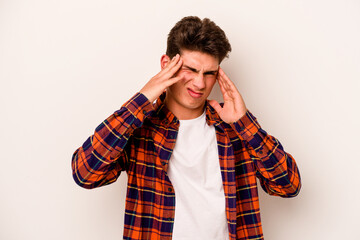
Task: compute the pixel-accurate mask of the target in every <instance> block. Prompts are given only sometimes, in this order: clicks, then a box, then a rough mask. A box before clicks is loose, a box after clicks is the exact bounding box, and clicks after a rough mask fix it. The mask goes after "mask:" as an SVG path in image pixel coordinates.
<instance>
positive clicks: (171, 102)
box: [165, 50, 219, 119]
mask: <svg viewBox="0 0 360 240" xmlns="http://www.w3.org/2000/svg"><path fill="white" fill-rule="evenodd" d="M181 58H182V60H183V65H182V67H181V69H180V70H179V71H178V72H177V74H176V75H177V76H182V77H183V79H182V80H180V81H179V82H177V83H175V84H173V85H172V86H170V87H168V88H167V90H166V99H165V103H166V105H167V107H168V108H169V109H170V111H172V112H173V113H174V114H175V116H177V117H178V118H179V119H192V118H196V117H198V116H200V115H201V114H202V113H203V110H204V104H205V101H206V99H207V97H208V96H209V94H210V92H211V90H212V88H213V86H214V84H215V82H216V78H217V72H218V69H219V60H218V59H217V58H215V57H213V56H211V55H209V54H206V53H203V52H198V51H189V50H182V51H181Z"/></svg>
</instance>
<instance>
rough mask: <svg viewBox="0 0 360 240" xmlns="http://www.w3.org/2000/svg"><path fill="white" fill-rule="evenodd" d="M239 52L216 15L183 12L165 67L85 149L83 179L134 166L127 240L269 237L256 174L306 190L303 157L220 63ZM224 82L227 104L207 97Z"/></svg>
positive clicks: (77, 166)
mask: <svg viewBox="0 0 360 240" xmlns="http://www.w3.org/2000/svg"><path fill="white" fill-rule="evenodd" d="M229 51H231V47H230V44H229V42H228V40H227V38H226V36H225V33H224V32H223V31H222V30H221V29H220V28H219V27H218V26H217V25H215V23H213V22H211V21H210V20H209V19H206V18H205V19H203V20H200V19H199V18H197V17H185V18H183V19H182V20H181V21H179V22H178V23H177V24H176V25H175V26H174V28H173V29H172V30H171V31H170V33H169V36H168V43H167V52H166V55H163V56H162V57H161V71H160V72H159V73H158V74H157V75H156V76H154V77H153V78H152V79H151V80H150V81H149V82H148V83H147V84H146V85H145V86H144V87H143V88H142V89H141V90H140V91H139V92H138V93H136V94H135V95H134V96H133V97H132V98H131V99H130V100H128V101H127V102H126V103H125V104H124V105H123V106H122V107H121V109H120V110H118V111H116V112H115V113H114V114H113V115H111V116H110V117H108V118H107V119H106V120H105V121H104V122H102V123H101V124H100V125H99V126H98V127H97V128H96V130H95V133H94V135H92V136H90V137H89V138H88V139H87V140H86V141H85V143H84V144H83V146H82V147H80V148H79V149H77V150H76V151H75V153H74V155H73V158H72V168H73V177H74V180H75V182H76V183H77V184H79V185H80V186H82V187H85V188H89V189H90V188H95V187H100V186H103V185H107V184H109V183H112V182H114V181H115V180H116V179H117V178H118V176H119V175H120V172H121V171H126V172H127V174H128V186H127V197H126V206H125V224H124V239H134V240H135V239H161V240H166V239H181V240H189V239H204V240H209V239H215V240H224V239H231V240H234V239H263V233H262V227H261V221H260V210H259V199H258V190H257V184H256V177H258V178H259V180H260V183H261V186H262V188H263V189H264V190H265V191H266V192H267V193H269V194H271V195H278V196H281V197H293V196H296V195H297V194H298V192H299V190H300V176H299V172H298V169H297V166H296V163H295V161H294V159H293V158H292V156H291V155H290V154H288V153H286V152H285V151H284V150H283V147H282V146H281V144H280V143H279V141H278V140H277V139H276V138H274V137H273V136H270V135H268V134H267V133H266V132H265V131H264V130H263V129H261V127H260V125H259V123H258V122H257V121H256V119H255V117H254V116H253V115H252V114H251V113H250V112H249V111H248V110H247V109H246V106H245V103H244V101H243V99H242V97H241V95H240V93H239V92H238V90H237V89H236V87H235V85H234V84H233V83H232V82H231V80H230V79H229V78H228V77H227V76H226V74H225V73H224V71H223V70H222V69H221V68H220V66H219V65H220V63H221V61H222V60H223V59H224V58H225V57H226V56H227V55H228V53H229ZM216 82H217V83H218V84H219V85H220V89H221V92H222V94H223V99H224V103H223V104H221V105H220V104H219V103H217V102H216V101H213V100H211V101H208V100H207V97H208V96H209V94H210V92H211V90H212V88H213V86H214V84H215V83H216Z"/></svg>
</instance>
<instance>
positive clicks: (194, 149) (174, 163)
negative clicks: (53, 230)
mask: <svg viewBox="0 0 360 240" xmlns="http://www.w3.org/2000/svg"><path fill="white" fill-rule="evenodd" d="M167 174H168V176H169V178H170V181H171V183H172V185H173V186H174V190H175V220H174V229H173V238H172V239H174V240H202V239H203V240H210V239H211V240H227V239H229V230H228V225H227V219H226V212H225V195H224V189H223V183H222V178H221V172H220V163H219V155H218V147H217V140H216V133H215V128H214V126H209V125H207V123H206V116H205V112H204V113H203V114H202V115H201V116H200V117H198V118H195V119H191V120H180V128H179V132H178V136H177V139H176V144H175V148H174V150H173V154H172V156H171V158H170V163H169V167H168V172H167Z"/></svg>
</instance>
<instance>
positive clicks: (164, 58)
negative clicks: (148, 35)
mask: <svg viewBox="0 0 360 240" xmlns="http://www.w3.org/2000/svg"><path fill="white" fill-rule="evenodd" d="M170 61H171V59H170V57H169V56H168V55H166V54H164V55H162V56H161V59H160V65H161V69H164V68H165V67H166V66H167V65H168V64H169V62H170Z"/></svg>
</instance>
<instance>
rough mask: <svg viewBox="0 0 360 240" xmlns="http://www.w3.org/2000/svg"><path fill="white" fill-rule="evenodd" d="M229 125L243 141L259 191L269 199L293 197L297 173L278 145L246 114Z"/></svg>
mask: <svg viewBox="0 0 360 240" xmlns="http://www.w3.org/2000/svg"><path fill="white" fill-rule="evenodd" d="M230 125H231V127H232V128H233V129H234V130H235V131H236V133H237V134H238V136H239V137H240V139H241V140H243V141H245V145H246V147H247V151H248V152H249V154H250V156H251V158H252V160H253V161H254V164H255V167H256V170H257V173H256V174H257V177H258V178H259V180H260V184H261V186H262V188H263V189H264V190H265V191H266V192H267V193H268V194H270V195H277V196H281V197H294V196H296V195H297V194H298V193H299V191H300V188H301V180H300V173H299V170H298V167H297V165H296V162H295V160H294V158H293V157H292V156H291V155H290V154H289V153H287V152H285V150H284V148H283V147H282V145H281V143H280V142H279V141H278V140H277V139H276V138H275V137H273V136H271V135H269V134H267V133H266V131H264V130H263V129H262V128H261V127H260V125H259V123H258V122H257V120H256V118H255V117H254V116H253V115H252V114H251V113H250V112H249V111H247V112H246V114H245V115H244V116H243V117H242V118H241V119H240V120H239V121H237V122H235V123H232V124H230Z"/></svg>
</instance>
